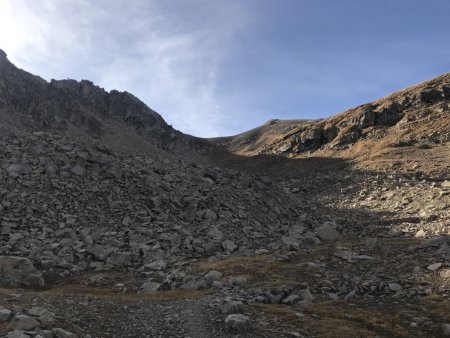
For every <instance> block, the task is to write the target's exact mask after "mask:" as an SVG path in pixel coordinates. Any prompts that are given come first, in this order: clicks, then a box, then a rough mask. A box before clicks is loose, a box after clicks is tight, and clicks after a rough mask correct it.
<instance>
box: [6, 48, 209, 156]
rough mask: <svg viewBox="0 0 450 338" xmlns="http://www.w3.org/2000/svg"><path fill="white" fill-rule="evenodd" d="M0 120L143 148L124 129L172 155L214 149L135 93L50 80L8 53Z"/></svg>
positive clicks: (80, 83)
mask: <svg viewBox="0 0 450 338" xmlns="http://www.w3.org/2000/svg"><path fill="white" fill-rule="evenodd" d="M0 118H1V119H4V120H8V122H9V124H12V125H14V126H15V127H17V126H18V125H22V127H23V128H25V129H28V130H32V131H38V130H53V131H55V130H60V131H61V132H64V133H68V132H72V138H77V139H83V138H86V137H89V138H92V139H102V138H109V139H114V140H115V142H116V143H118V146H121V147H119V148H122V149H126V150H127V151H134V152H137V151H139V150H140V148H144V147H143V146H142V145H141V146H140V147H139V148H138V149H136V148H137V147H135V146H133V145H131V146H129V145H128V143H129V140H128V139H127V135H126V134H123V133H124V131H123V129H124V128H130V130H131V131H132V133H134V134H137V135H138V136H139V137H140V140H139V141H138V142H139V143H143V144H144V145H145V144H146V143H148V144H149V145H150V146H153V147H157V148H159V149H162V150H165V151H169V152H171V153H176V154H188V155H190V154H191V155H194V156H195V155H197V154H206V153H208V152H209V151H210V150H211V147H212V145H211V144H209V143H208V142H206V141H204V140H201V139H198V138H195V137H192V136H189V135H184V134H182V133H181V132H179V131H177V130H175V129H173V128H172V127H171V126H169V125H168V124H167V123H166V122H165V121H164V120H163V118H162V117H161V116H160V115H159V114H158V113H156V112H155V111H154V110H152V109H150V108H149V107H147V106H146V105H145V104H144V103H143V102H142V101H140V100H139V99H137V98H136V97H135V96H133V95H132V94H130V93H127V92H119V91H117V90H112V91H111V92H109V93H108V92H107V91H105V90H104V89H103V88H100V87H99V86H96V85H94V84H93V83H92V82H91V81H87V80H82V81H76V80H70V79H68V80H58V81H57V80H51V81H50V83H48V82H46V81H45V80H43V79H41V78H40V77H37V76H34V75H32V74H29V73H27V72H25V71H23V70H21V69H18V68H16V67H15V66H14V65H13V64H12V63H10V62H9V61H8V59H7V58H6V54H5V53H4V52H3V51H1V55H0ZM11 120H12V121H13V122H11ZM133 137H137V136H133ZM128 138H129V137H128ZM141 151H142V150H141Z"/></svg>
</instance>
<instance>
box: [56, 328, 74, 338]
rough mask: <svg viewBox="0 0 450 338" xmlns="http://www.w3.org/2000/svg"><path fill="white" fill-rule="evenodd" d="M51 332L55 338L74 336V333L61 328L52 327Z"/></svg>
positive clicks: (72, 337) (71, 337) (70, 337)
mask: <svg viewBox="0 0 450 338" xmlns="http://www.w3.org/2000/svg"><path fill="white" fill-rule="evenodd" d="M53 334H54V336H55V337H56V338H76V335H75V334H74V333H72V332H69V331H66V330H64V329H61V328H54V329H53Z"/></svg>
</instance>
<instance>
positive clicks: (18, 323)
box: [8, 315, 41, 331]
mask: <svg viewBox="0 0 450 338" xmlns="http://www.w3.org/2000/svg"><path fill="white" fill-rule="evenodd" d="M40 325H41V323H40V322H38V321H37V320H36V319H35V318H33V317H31V316H27V315H15V316H14V317H12V319H11V321H10V322H9V324H8V330H25V331H29V330H33V329H35V328H37V327H39V326H40Z"/></svg>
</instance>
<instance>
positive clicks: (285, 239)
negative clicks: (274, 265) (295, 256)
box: [281, 236, 300, 250]
mask: <svg viewBox="0 0 450 338" xmlns="http://www.w3.org/2000/svg"><path fill="white" fill-rule="evenodd" d="M281 242H282V243H283V245H284V247H285V248H286V250H297V249H298V248H299V247H300V242H299V241H298V240H296V239H295V238H292V237H289V236H282V237H281Z"/></svg>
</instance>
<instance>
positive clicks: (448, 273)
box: [439, 269, 450, 279]
mask: <svg viewBox="0 0 450 338" xmlns="http://www.w3.org/2000/svg"><path fill="white" fill-rule="evenodd" d="M439 277H441V278H445V279H450V269H442V270H441V271H439Z"/></svg>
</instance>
